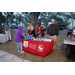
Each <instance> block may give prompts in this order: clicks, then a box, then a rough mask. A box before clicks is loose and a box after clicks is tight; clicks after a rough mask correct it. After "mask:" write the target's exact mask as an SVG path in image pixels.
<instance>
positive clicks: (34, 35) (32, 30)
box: [28, 25, 36, 37]
mask: <svg viewBox="0 0 75 75" xmlns="http://www.w3.org/2000/svg"><path fill="white" fill-rule="evenodd" d="M28 35H31V36H32V37H36V34H35V29H34V28H33V26H32V25H30V26H29V30H28Z"/></svg>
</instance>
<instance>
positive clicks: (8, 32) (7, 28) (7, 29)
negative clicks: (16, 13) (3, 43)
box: [4, 23, 11, 40]
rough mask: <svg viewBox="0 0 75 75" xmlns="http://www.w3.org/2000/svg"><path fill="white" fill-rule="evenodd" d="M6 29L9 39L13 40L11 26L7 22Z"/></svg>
mask: <svg viewBox="0 0 75 75" xmlns="http://www.w3.org/2000/svg"><path fill="white" fill-rule="evenodd" d="M4 29H5V33H6V35H7V36H8V37H9V39H10V40H11V33H10V26H9V25H7V23H5V27H4Z"/></svg>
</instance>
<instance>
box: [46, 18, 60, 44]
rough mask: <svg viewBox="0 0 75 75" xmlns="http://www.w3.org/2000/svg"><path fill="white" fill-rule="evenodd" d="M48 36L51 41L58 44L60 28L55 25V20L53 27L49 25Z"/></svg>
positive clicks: (52, 21) (52, 23)
mask: <svg viewBox="0 0 75 75" xmlns="http://www.w3.org/2000/svg"><path fill="white" fill-rule="evenodd" d="M47 35H48V36H49V38H50V39H53V40H54V43H55V42H56V40H57V36H58V35H59V28H58V26H57V25H56V24H55V20H54V19H52V20H51V25H49V27H48V31H47Z"/></svg>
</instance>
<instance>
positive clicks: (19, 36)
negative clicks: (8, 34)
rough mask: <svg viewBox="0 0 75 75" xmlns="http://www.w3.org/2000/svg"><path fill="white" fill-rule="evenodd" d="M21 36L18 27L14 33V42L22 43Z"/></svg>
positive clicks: (20, 28)
mask: <svg viewBox="0 0 75 75" xmlns="http://www.w3.org/2000/svg"><path fill="white" fill-rule="evenodd" d="M22 38H23V34H22V27H21V26H19V27H18V29H17V30H16V32H15V37H14V40H15V41H16V42H22Z"/></svg>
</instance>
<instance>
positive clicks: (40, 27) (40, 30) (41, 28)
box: [38, 22, 45, 38]
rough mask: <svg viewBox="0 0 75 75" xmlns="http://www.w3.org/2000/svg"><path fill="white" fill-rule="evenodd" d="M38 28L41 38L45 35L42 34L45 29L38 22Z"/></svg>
mask: <svg viewBox="0 0 75 75" xmlns="http://www.w3.org/2000/svg"><path fill="white" fill-rule="evenodd" d="M38 26H39V28H38V34H39V38H42V37H43V36H44V35H45V33H44V31H45V28H44V27H43V26H42V25H41V22H38Z"/></svg>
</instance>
